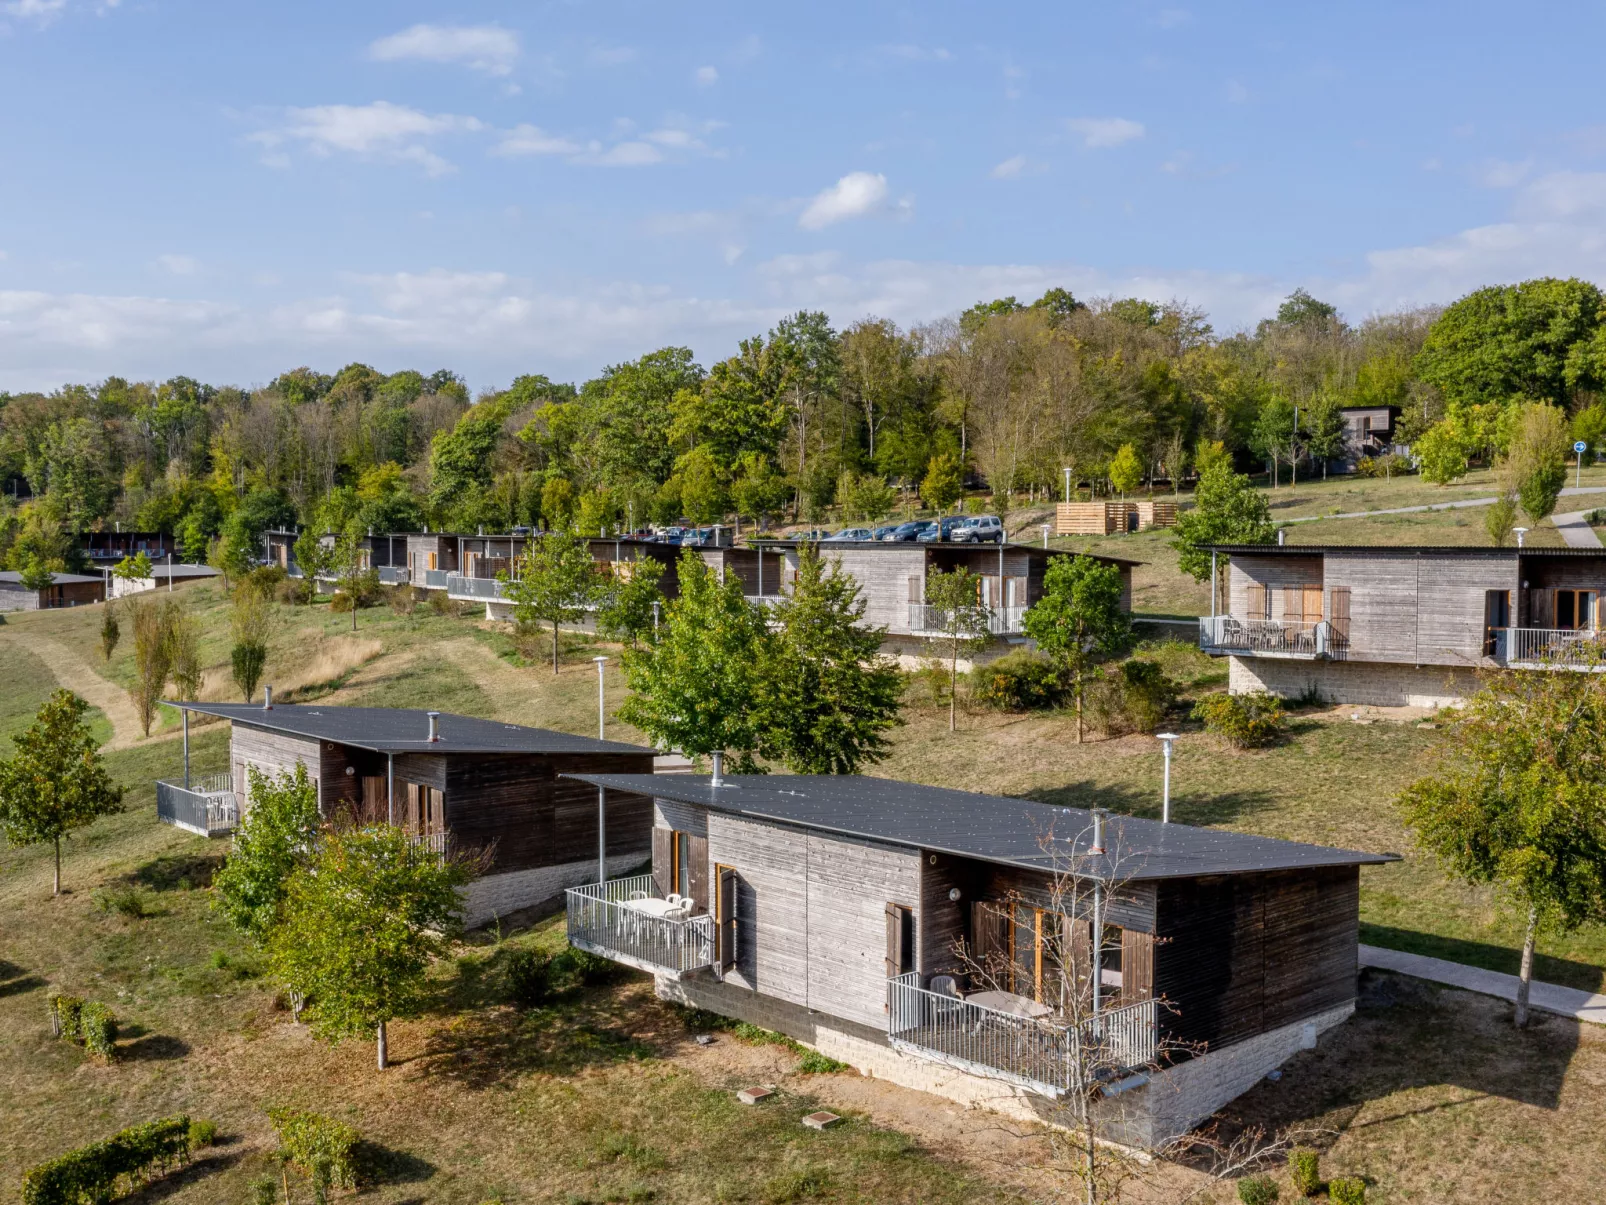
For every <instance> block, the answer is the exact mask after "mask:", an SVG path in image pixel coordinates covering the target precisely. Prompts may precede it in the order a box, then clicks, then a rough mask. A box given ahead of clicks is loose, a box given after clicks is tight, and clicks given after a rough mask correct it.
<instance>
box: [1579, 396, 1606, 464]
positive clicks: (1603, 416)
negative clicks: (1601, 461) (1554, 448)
mask: <svg viewBox="0 0 1606 1205" xmlns="http://www.w3.org/2000/svg"><path fill="white" fill-rule="evenodd" d="M1572 434H1573V439H1575V440H1579V441H1581V442H1583V443H1585V444H1587V445H1588V447H1589V450H1588V455H1590V456H1599V455H1600V454H1601V451H1602V450H1603V449H1606V404H1602V403H1601V402H1596V403H1595V404H1594V405H1593V406H1588V407H1585V408H1584V409H1582V410H1580V411H1579V412H1578V413H1577V414H1575V415H1573V431H1572Z"/></svg>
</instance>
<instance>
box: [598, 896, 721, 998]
mask: <svg viewBox="0 0 1606 1205" xmlns="http://www.w3.org/2000/svg"><path fill="white" fill-rule="evenodd" d="M566 894H567V897H568V904H569V944H570V945H571V946H575V947H578V948H579V949H582V950H590V951H591V952H592V953H593V954H600V955H602V957H604V958H611V959H613V961H615V962H621V963H623V964H624V965H625V966H631V967H635V968H636V969H637V970H640V971H651V972H653V973H655V974H659V975H670V976H675V977H678V976H680V975H683V974H685V973H686V972H688V971H695V970H698V969H699V968H701V967H707V966H713V965H714V918H713V917H711V916H694V917H692V918H691V919H690V920H669V919H668V918H666V917H662V916H654V915H652V914H651V913H649V912H645V911H643V910H641V909H639V908H633V907H631V902H632V899H635V900H645V899H648V898H650V897H651V896H652V894H653V884H652V876H651V875H637V876H635V877H634V878H628V879H609V880H608V881H607V882H606V883H592V884H590V885H588V886H585V887H571V888H570V889H569V890H568V892H567V893H566Z"/></svg>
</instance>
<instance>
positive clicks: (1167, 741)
mask: <svg viewBox="0 0 1606 1205" xmlns="http://www.w3.org/2000/svg"><path fill="white" fill-rule="evenodd" d="M1157 739H1158V740H1159V742H1160V745H1161V746H1162V748H1164V750H1165V793H1164V795H1163V796H1162V799H1161V803H1160V823H1161V824H1170V823H1171V746H1172V745H1173V744H1175V743H1176V739H1177V734H1176V733H1175V732H1162V733H1160V734H1159V735H1158V737H1157Z"/></svg>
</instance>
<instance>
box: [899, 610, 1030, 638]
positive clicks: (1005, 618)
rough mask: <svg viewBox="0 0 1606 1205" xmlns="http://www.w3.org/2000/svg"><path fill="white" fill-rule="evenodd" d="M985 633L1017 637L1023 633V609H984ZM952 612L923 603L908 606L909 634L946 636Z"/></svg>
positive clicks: (1024, 611)
mask: <svg viewBox="0 0 1606 1205" xmlns="http://www.w3.org/2000/svg"><path fill="white" fill-rule="evenodd" d="M981 610H983V611H985V613H986V616H987V631H988V632H989V633H991V634H992V635H994V636H1019V635H1022V634H1023V633H1024V632H1025V630H1026V629H1025V626H1024V624H1023V623H1022V620H1023V619H1024V617H1025V615H1026V608H1025V607H985V608H981ZM951 615H952V612H950V611H944V610H942V609H941V608H940V607H928V606H926V605H925V604H924V603H910V604H909V632H910V634H911V635H914V636H946V635H947V634H948V630H947V629H948V624H949V621H950V616H951Z"/></svg>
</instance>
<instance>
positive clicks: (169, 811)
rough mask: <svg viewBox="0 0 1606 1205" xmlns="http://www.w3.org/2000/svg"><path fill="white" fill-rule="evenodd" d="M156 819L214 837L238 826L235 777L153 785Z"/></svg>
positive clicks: (193, 777) (208, 776) (211, 776)
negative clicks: (187, 783) (187, 784)
mask: <svg viewBox="0 0 1606 1205" xmlns="http://www.w3.org/2000/svg"><path fill="white" fill-rule="evenodd" d="M156 818H157V819H158V820H160V821H161V822H162V823H163V824H171V825H172V826H173V827H175V828H181V829H183V830H184V831H185V832H189V833H195V834H196V835H197V836H201V837H216V836H220V835H221V834H223V833H228V832H232V831H233V830H234V829H236V828H238V827H239V825H240V804H239V800H238V799H237V798H236V796H235V794H234V775H232V774H230V773H228V772H226V771H225V772H224V773H222V774H192V775H190V785H189V786H187V787H186V786H185V785H184V784H183V783H182V782H168V781H166V780H164V779H158V780H157V782H156Z"/></svg>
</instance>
